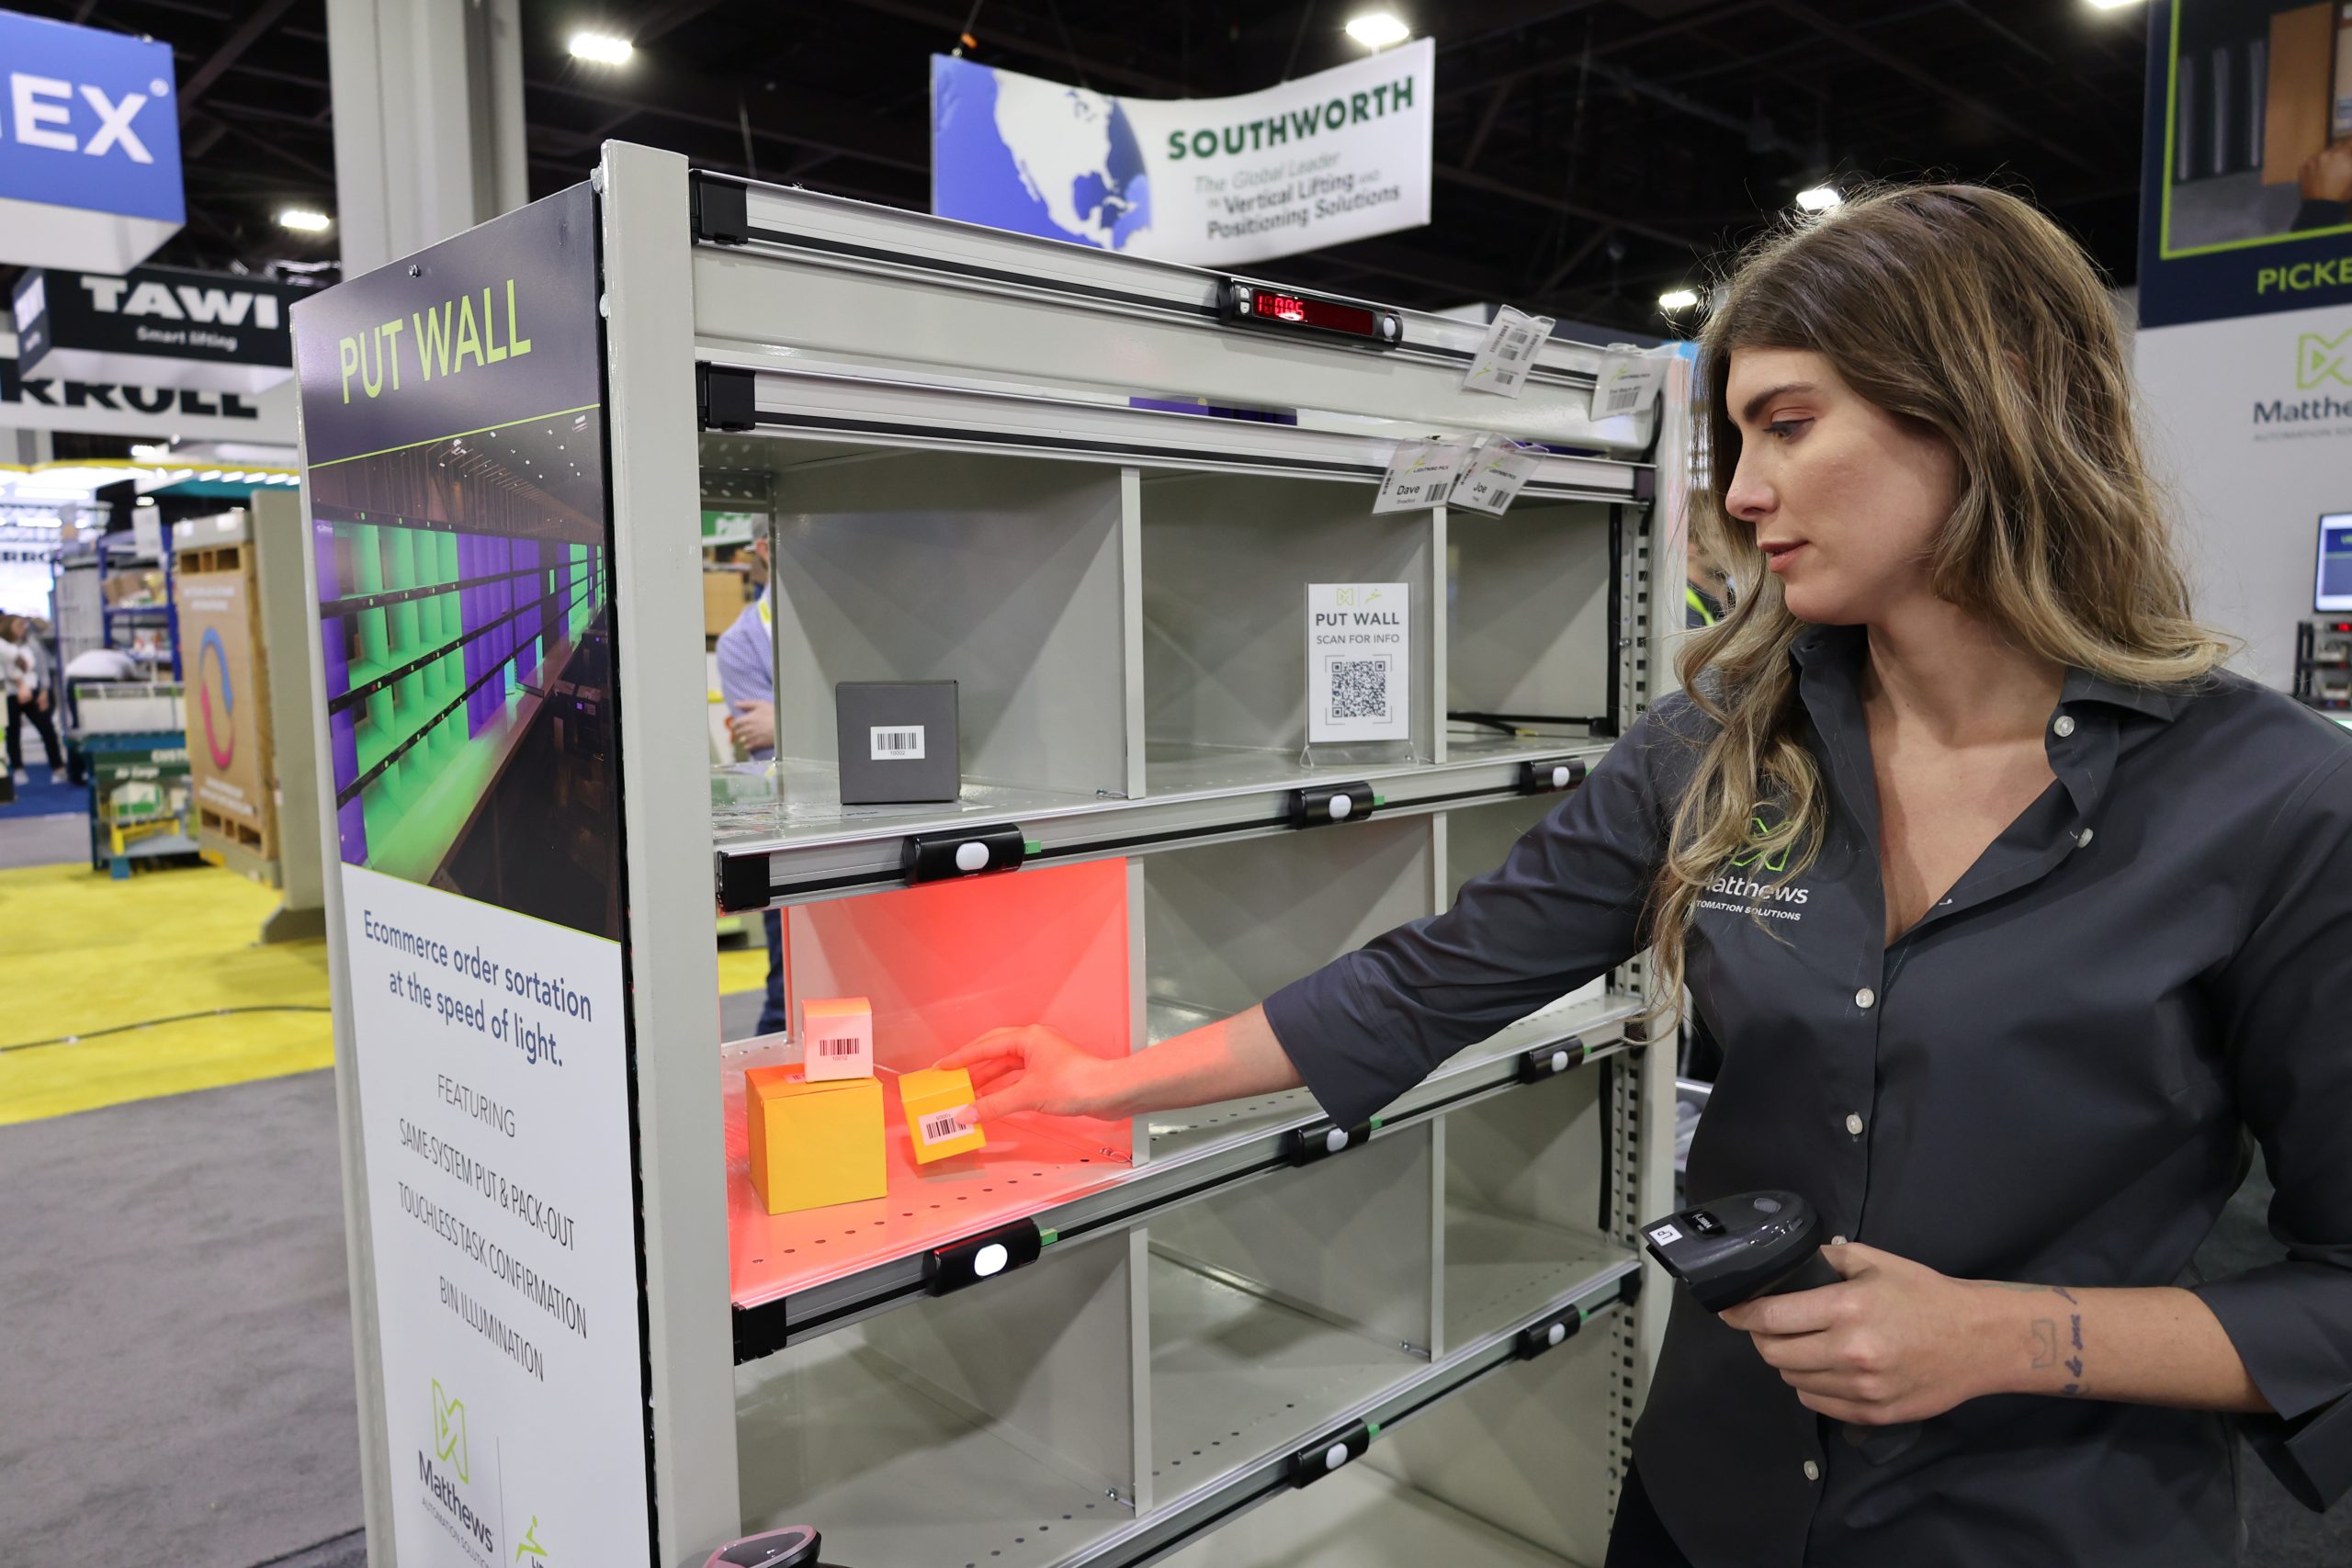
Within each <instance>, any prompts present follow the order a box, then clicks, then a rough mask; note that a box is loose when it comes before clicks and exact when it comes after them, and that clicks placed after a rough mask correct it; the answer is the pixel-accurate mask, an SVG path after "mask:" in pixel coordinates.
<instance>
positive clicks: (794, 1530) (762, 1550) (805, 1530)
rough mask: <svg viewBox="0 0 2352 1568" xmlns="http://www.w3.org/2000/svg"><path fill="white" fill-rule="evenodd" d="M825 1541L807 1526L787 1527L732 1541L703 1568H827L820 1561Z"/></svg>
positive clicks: (716, 1552) (715, 1552)
mask: <svg viewBox="0 0 2352 1568" xmlns="http://www.w3.org/2000/svg"><path fill="white" fill-rule="evenodd" d="M823 1547H824V1538H823V1537H821V1536H820V1535H819V1534H818V1533H817V1532H816V1531H815V1530H813V1529H809V1527H808V1526H807V1525H786V1526H785V1527H784V1528H783V1529H774V1530H762V1531H761V1532H760V1533H759V1534H757V1535H747V1536H745V1537H744V1538H743V1539H742V1540H730V1541H729V1542H728V1543H727V1544H726V1545H725V1546H722V1547H720V1548H719V1549H718V1551H714V1552H712V1553H711V1554H710V1560H709V1561H708V1562H705V1563H704V1564H703V1565H702V1568H825V1565H824V1564H823V1563H821V1562H818V1561H817V1554H818V1553H819V1552H820V1551H821V1550H823Z"/></svg>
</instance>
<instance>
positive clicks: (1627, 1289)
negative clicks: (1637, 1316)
mask: <svg viewBox="0 0 2352 1568" xmlns="http://www.w3.org/2000/svg"><path fill="white" fill-rule="evenodd" d="M1641 1299H1642V1271H1641V1270H1640V1269H1634V1271H1633V1272H1632V1273H1630V1274H1628V1275H1626V1276H1625V1277H1624V1278H1623V1279H1622V1280H1618V1281H1617V1300H1618V1302H1619V1303H1620V1304H1622V1305H1624V1306H1632V1305H1633V1304H1634V1303H1635V1302H1637V1301H1640V1300H1641Z"/></svg>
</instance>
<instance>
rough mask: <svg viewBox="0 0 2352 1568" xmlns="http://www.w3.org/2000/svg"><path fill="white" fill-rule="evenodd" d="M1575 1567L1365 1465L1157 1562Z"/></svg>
mask: <svg viewBox="0 0 2352 1568" xmlns="http://www.w3.org/2000/svg"><path fill="white" fill-rule="evenodd" d="M1430 1562H1442V1563H1444V1564H1446V1568H1570V1564H1569V1562H1568V1561H1567V1559H1566V1558H1564V1557H1556V1556H1555V1555H1553V1554H1552V1553H1551V1552H1548V1551H1543V1550H1541V1549H1540V1548H1537V1547H1534V1546H1531V1545H1529V1544H1528V1543H1527V1542H1526V1541H1523V1540H1520V1539H1519V1538H1518V1537H1517V1536H1514V1535H1512V1534H1510V1532H1508V1531H1506V1530H1501V1529H1496V1528H1495V1527H1494V1526H1493V1525H1491V1524H1488V1523H1487V1521H1486V1520H1484V1519H1481V1518H1479V1517H1477V1516H1476V1515H1475V1514H1468V1513H1464V1512H1463V1511H1462V1510H1461V1509H1459V1508H1456V1507H1453V1506H1450V1505H1449V1504H1447V1503H1445V1502H1443V1501H1442V1500H1441V1499H1439V1498H1437V1497H1435V1496H1432V1495H1430V1494H1429V1493H1427V1492H1424V1491H1422V1490H1420V1489H1419V1487H1416V1486H1413V1485H1410V1484H1409V1483H1406V1482H1402V1481H1399V1480H1397V1478H1395V1477H1394V1476H1391V1475H1387V1474H1385V1473H1384V1472H1380V1471H1376V1470H1374V1469H1372V1468H1371V1467H1370V1466H1367V1465H1351V1466H1350V1467H1349V1468H1347V1469H1345V1470H1342V1471H1340V1472H1339V1473H1338V1474H1337V1475H1334V1476H1332V1477H1331V1478H1330V1479H1329V1480H1328V1481H1324V1482H1321V1483H1317V1485H1316V1486H1315V1487H1314V1488H1313V1489H1312V1490H1311V1491H1307V1492H1303V1493H1300V1494H1299V1495H1296V1496H1293V1497H1288V1498H1286V1499H1285V1500H1284V1501H1283V1505H1282V1506H1280V1507H1278V1508H1264V1509H1254V1510H1252V1511H1251V1512H1250V1513H1249V1514H1247V1515H1246V1516H1244V1517H1242V1519H1241V1520H1240V1521H1239V1522H1237V1523H1236V1524H1233V1525H1231V1526H1228V1527H1227V1528H1226V1529H1221V1530H1219V1531H1218V1532H1217V1533H1216V1536H1215V1537H1214V1538H1212V1539H1210V1540H1203V1541H1199V1542H1196V1543H1195V1544H1193V1545H1192V1546H1189V1547H1186V1548H1185V1549H1184V1550H1183V1551H1180V1552H1179V1553H1178V1554H1177V1555H1175V1556H1173V1557H1169V1558H1164V1559H1162V1560H1161V1568H1424V1565H1426V1564H1428V1563H1430Z"/></svg>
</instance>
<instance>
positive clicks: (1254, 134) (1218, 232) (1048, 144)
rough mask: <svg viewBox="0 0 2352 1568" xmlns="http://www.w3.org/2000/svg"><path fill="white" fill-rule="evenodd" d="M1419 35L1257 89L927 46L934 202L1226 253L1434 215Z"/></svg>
mask: <svg viewBox="0 0 2352 1568" xmlns="http://www.w3.org/2000/svg"><path fill="white" fill-rule="evenodd" d="M1435 60H1436V46H1435V45H1434V44H1433V43H1431V42H1430V40H1429V39H1419V40H1417V41H1415V42H1413V43H1411V44H1408V45H1407V46H1406V47H1404V48H1402V49H1396V50H1390V51H1386V52H1385V53H1381V54H1375V55H1373V56H1370V57H1368V58H1366V59H1363V60H1360V61H1357V62H1354V63H1352V64H1349V65H1341V66H1338V67H1335V68H1334V69H1332V70H1329V71H1323V72H1318V73H1316V74H1315V75H1312V76H1302V77H1300V78H1299V79H1297V80H1296V81H1294V82H1284V83H1283V84H1282V85H1279V86H1274V87H1269V88H1267V89H1266V90H1265V91H1264V92H1261V93H1248V94H1244V95H1242V96H1239V97H1232V98H1125V97H1112V96H1108V95H1106V94H1103V93H1096V92H1090V91H1088V90H1087V89H1085V88H1082V87H1071V86H1068V85H1064V84H1062V83H1059V82H1046V81H1041V80H1039V79H1038V78H1036V77H1035V76H1023V75H1021V74H1019V73H1015V72H1011V71H998V70H994V69H991V68H990V67H989V66H985V65H977V64H974V63H973V62H970V61H967V60H956V59H951V58H949V57H948V56H945V55H934V56H933V58H932V62H931V156H932V164H931V209H932V210H933V212H935V213H937V214H939V215H940V216H941V217H943V218H957V219H962V220H965V221H966V222H970V223H986V224H989V225H990V226H991V227H993V228H998V229H1012V230H1016V231H1020V232H1022V233H1024V234H1042V235H1044V236H1046V238H1048V239H1054V240H1074V241H1076V242H1078V243H1080V244H1087V245H1094V246H1098V247H1100V248H1102V249H1103V250H1110V251H1125V252H1129V253H1131V254H1136V255H1146V256H1156V257H1159V258H1160V259H1162V260H1166V261H1176V262H1185V263H1190V264H1193V265H1203V266H1224V265H1234V264H1238V263H1241V262H1253V261H1263V260H1265V259H1267V258H1268V257H1272V256H1284V255H1291V254H1296V253H1297V252H1300V251H1311V250H1315V249H1317V248H1318V247H1320V246H1324V245H1332V244H1339V243H1343V242H1345V241H1349V240H1361V239H1363V238H1365V237H1366V236H1368V235H1372V234H1385V233H1389V232H1391V231H1395V230H1398V229H1412V228H1418V227H1419V226H1420V225H1422V224H1425V223H1427V222H1428V221H1429V220H1430V111H1431V107H1432V106H1433V104H1434V103H1435V101H1436V75H1435Z"/></svg>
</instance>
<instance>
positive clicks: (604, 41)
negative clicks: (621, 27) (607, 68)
mask: <svg viewBox="0 0 2352 1568" xmlns="http://www.w3.org/2000/svg"><path fill="white" fill-rule="evenodd" d="M636 52H637V45H635V44H633V43H631V42H629V41H628V39H625V38H615V37H614V36H613V35H612V34H610V33H591V32H578V33H574V34H572V35H571V57H572V58H573V59H574V60H585V61H587V62H590V63H591V64H594V65H627V64H628V57H629V56H630V55H632V54H635V53H636Z"/></svg>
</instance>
